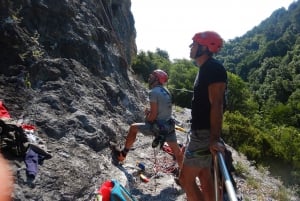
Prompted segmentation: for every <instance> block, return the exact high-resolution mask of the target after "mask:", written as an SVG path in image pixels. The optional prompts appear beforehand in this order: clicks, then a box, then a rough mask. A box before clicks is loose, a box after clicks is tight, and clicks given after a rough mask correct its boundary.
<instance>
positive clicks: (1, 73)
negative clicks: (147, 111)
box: [0, 0, 146, 200]
mask: <svg viewBox="0 0 300 201" xmlns="http://www.w3.org/2000/svg"><path fill="white" fill-rule="evenodd" d="M130 6H131V2H130V0H124V1H117V0H97V1H96V0H91V1H81V0H25V1H24V0H16V1H7V0H1V1H0V15H1V28H0V94H1V97H0V98H1V99H2V100H3V102H4V103H5V104H6V106H7V107H8V109H9V112H10V114H11V116H12V117H13V118H14V119H17V120H20V121H22V122H24V123H30V124H34V125H36V126H37V128H38V133H39V137H41V138H43V140H45V141H46V143H47V147H48V150H49V151H50V152H51V154H52V158H51V159H50V160H46V161H45V162H44V164H43V165H41V166H39V172H38V175H37V177H36V178H35V180H34V185H28V182H27V178H26V174H25V164H24V163H23V161H22V159H18V160H19V162H18V160H12V161H11V163H12V166H13V167H14V170H15V171H14V172H15V178H16V181H15V183H16V184H15V193H14V195H13V197H14V200H90V199H91V196H93V195H92V194H93V192H94V190H95V186H98V185H100V184H101V183H102V182H103V181H105V180H107V179H111V178H112V176H113V175H115V174H116V172H118V169H117V168H113V167H114V166H113V165H112V164H111V162H110V158H111V156H110V150H109V149H108V146H107V144H108V141H109V140H116V139H123V136H124V135H125V134H126V132H127V129H128V125H129V124H131V123H133V122H134V121H141V120H142V118H143V110H144V108H143V103H144V102H146V90H145V89H144V88H143V87H142V85H141V84H140V83H139V82H137V81H136V80H134V79H132V78H131V75H130V64H131V62H132V58H133V56H134V55H135V54H136V45H135V36H136V33H135V28H134V19H133V16H132V13H131V11H130Z"/></svg>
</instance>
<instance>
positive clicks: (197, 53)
mask: <svg viewBox="0 0 300 201" xmlns="http://www.w3.org/2000/svg"><path fill="white" fill-rule="evenodd" d="M202 47H203V46H202V45H200V44H198V49H197V52H196V55H195V58H198V57H201V56H202V55H203V54H205V53H207V51H206V50H203V49H202Z"/></svg>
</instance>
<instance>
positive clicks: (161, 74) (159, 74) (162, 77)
mask: <svg viewBox="0 0 300 201" xmlns="http://www.w3.org/2000/svg"><path fill="white" fill-rule="evenodd" d="M152 74H153V75H154V76H155V77H156V78H157V79H158V81H159V83H160V84H165V83H166V82H167V81H168V74H167V73H166V72H165V71H163V70H160V69H157V70H154V71H153V73H152Z"/></svg>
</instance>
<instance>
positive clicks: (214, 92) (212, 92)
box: [208, 82, 226, 149]
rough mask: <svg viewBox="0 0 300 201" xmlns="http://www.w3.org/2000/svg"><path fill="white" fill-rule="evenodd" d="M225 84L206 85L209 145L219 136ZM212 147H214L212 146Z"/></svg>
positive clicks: (215, 142)
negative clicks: (208, 107) (208, 113)
mask: <svg viewBox="0 0 300 201" xmlns="http://www.w3.org/2000/svg"><path fill="white" fill-rule="evenodd" d="M225 88H226V84H225V83H223V82H219V83H213V84H211V85H209V87H208V93H209V101H210V105H211V110H210V146H211V147H212V146H213V145H215V144H217V142H218V140H219V138H220V137H221V131H222V121H223V98H224V97H223V96H224V92H225ZM213 149H214V148H213Z"/></svg>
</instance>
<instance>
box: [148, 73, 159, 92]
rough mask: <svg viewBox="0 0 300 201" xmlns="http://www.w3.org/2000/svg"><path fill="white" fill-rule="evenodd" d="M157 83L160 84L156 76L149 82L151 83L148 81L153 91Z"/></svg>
mask: <svg viewBox="0 0 300 201" xmlns="http://www.w3.org/2000/svg"><path fill="white" fill-rule="evenodd" d="M156 82H158V79H157V77H156V76H155V78H154V79H151V80H149V81H148V86H149V89H152V88H153V87H154V85H155V83H156Z"/></svg>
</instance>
